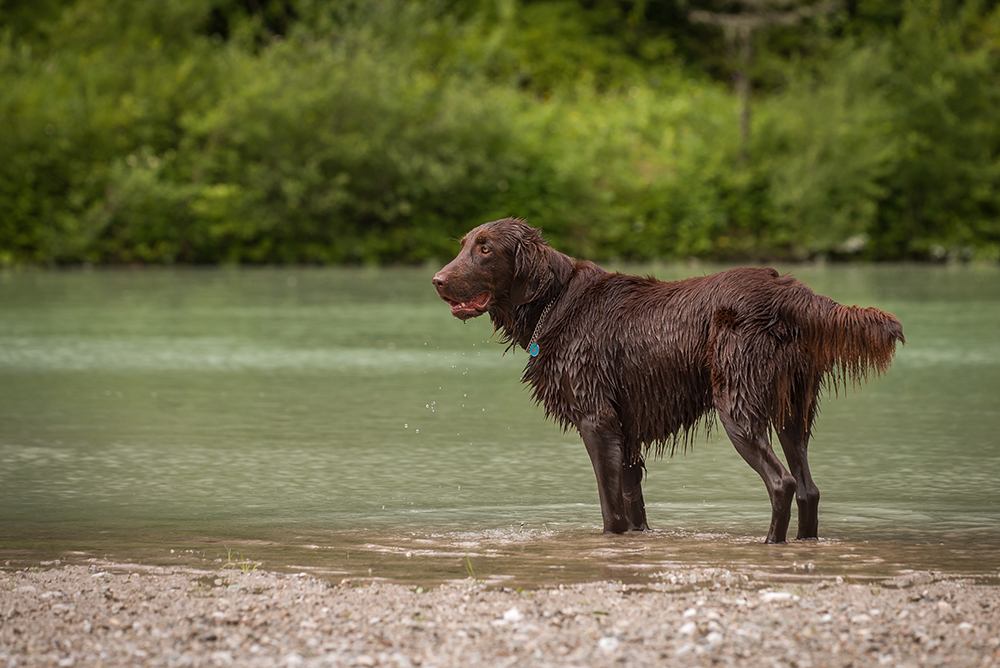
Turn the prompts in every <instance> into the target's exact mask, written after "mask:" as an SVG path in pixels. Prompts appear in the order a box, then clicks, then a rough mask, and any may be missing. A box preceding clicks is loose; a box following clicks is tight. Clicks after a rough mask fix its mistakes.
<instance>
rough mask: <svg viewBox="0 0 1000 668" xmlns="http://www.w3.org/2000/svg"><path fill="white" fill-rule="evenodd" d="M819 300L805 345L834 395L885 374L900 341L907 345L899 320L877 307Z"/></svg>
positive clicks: (811, 318)
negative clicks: (840, 390) (841, 389)
mask: <svg viewBox="0 0 1000 668" xmlns="http://www.w3.org/2000/svg"><path fill="white" fill-rule="evenodd" d="M817 297H818V298H817V300H816V301H814V302H813V305H814V309H810V311H811V313H810V314H809V315H810V317H809V318H808V321H809V322H808V324H807V325H806V332H805V334H806V336H805V338H804V343H805V346H806V348H807V349H808V351H809V353H811V356H812V358H813V360H815V363H816V365H817V366H818V367H819V368H818V369H817V370H818V371H819V372H820V373H821V374H822V376H823V379H824V382H825V384H826V385H827V386H828V387H832V389H833V390H834V392H836V391H838V390H839V388H841V387H843V388H844V390H845V391H846V390H847V389H848V388H849V387H858V386H859V385H861V384H863V383H864V382H865V381H867V380H868V379H869V378H870V377H872V376H873V375H874V376H881V375H882V374H884V373H885V372H886V370H887V369H888V368H889V364H891V363H892V358H893V356H894V355H895V353H896V342H897V341H899V342H900V343H904V344H905V343H906V339H905V338H904V337H903V325H902V324H900V322H899V320H897V319H896V317H895V316H894V315H892V314H891V313H886V312H885V311H880V310H879V309H877V308H873V307H868V308H861V307H859V306H843V305H841V304H838V303H837V302H835V301H833V300H832V299H829V298H826V297H819V296H817Z"/></svg>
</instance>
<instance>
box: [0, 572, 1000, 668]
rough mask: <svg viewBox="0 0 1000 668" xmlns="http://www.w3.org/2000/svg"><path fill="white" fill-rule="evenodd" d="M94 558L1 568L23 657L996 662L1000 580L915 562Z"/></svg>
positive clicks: (14, 658) (69, 661)
mask: <svg viewBox="0 0 1000 668" xmlns="http://www.w3.org/2000/svg"><path fill="white" fill-rule="evenodd" d="M227 565H228V566H230V568H225V569H223V570H193V569H179V568H166V567H161V566H146V565H141V564H124V563H113V562H105V561H100V560H91V561H90V563H88V564H86V565H61V566H56V567H53V568H46V569H44V570H40V569H29V570H20V571H14V572H9V571H8V572H6V573H4V574H3V575H2V576H0V578H2V579H0V664H2V665H7V666H108V665H133V666H161V665H162V666H230V665H232V666H341V665H343V666H437V667H445V666H469V665H480V666H487V665H489V666H493V665H497V666H513V665H519V666H520V665H539V666H546V665H581V666H582V665H597V666H601V665H617V664H619V663H621V664H623V665H628V666H645V665H650V666H652V665H658V666H661V665H664V664H665V663H669V664H670V665H681V666H688V665H691V666H702V665H705V666H707V665H723V666H727V665H733V666H735V665H756V666H761V665H772V664H773V665H795V666H799V667H803V668H805V667H809V666H817V667H818V666H855V667H857V666H883V665H891V666H939V665H956V666H989V665H997V664H998V663H1000V632H998V631H997V627H996V624H995V622H996V619H997V615H998V612H1000V587H997V586H989V585H982V584H975V583H974V582H973V581H971V580H963V579H960V578H942V577H941V576H936V575H935V574H932V573H927V572H914V573H908V574H905V575H902V576H899V577H896V578H893V579H888V580H883V581H879V582H866V583H856V582H852V581H851V579H850V578H847V579H846V580H845V579H844V578H834V579H830V580H819V581H813V582H805V583H801V584H788V583H784V584H782V583H778V582H768V581H766V580H760V579H757V578H758V576H756V575H754V574H752V573H743V572H737V571H730V570H726V569H711V568H709V569H678V570H674V571H665V572H661V573H656V574H653V575H651V576H650V578H649V583H648V584H643V585H625V584H620V583H613V582H592V583H586V584H576V585H568V586H567V585H564V586H558V587H551V588H539V589H535V590H531V591H527V590H524V591H516V590H511V589H506V588H503V587H492V586H491V587H487V586H486V585H485V584H483V583H482V582H477V581H475V580H473V579H471V578H470V579H468V580H464V581H455V582H450V583H445V584H442V585H440V586H438V587H433V588H428V589H427V590H424V589H423V588H421V587H412V586H403V585H397V584H389V583H386V582H382V581H379V580H373V579H355V580H344V581H338V582H330V581H327V580H323V579H319V578H316V577H313V576H310V575H306V574H283V573H273V572H264V571H260V570H252V566H250V565H249V564H247V563H245V562H244V563H230V564H227Z"/></svg>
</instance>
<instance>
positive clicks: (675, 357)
mask: <svg viewBox="0 0 1000 668" xmlns="http://www.w3.org/2000/svg"><path fill="white" fill-rule="evenodd" d="M461 244H462V245H461V250H460V251H459V253H458V255H457V257H455V259H454V260H452V261H451V262H450V263H449V264H448V265H447V266H445V267H444V268H443V269H442V270H441V271H439V272H438V273H437V274H436V275H435V276H434V278H433V284H434V287H435V288H436V289H437V292H438V295H439V296H440V297H441V298H442V299H444V300H445V301H446V302H448V303H449V304H450V306H451V312H452V315H454V316H455V317H456V318H459V319H461V320H467V319H469V318H475V317H478V316H481V315H483V314H484V313H488V314H489V316H490V319H491V320H492V322H493V326H494V329H495V330H497V331H498V332H499V334H500V335H501V341H502V342H503V343H506V344H508V350H509V349H510V348H512V347H514V346H519V347H521V348H523V349H524V350H526V351H527V352H528V354H529V357H528V361H527V364H526V366H525V370H524V375H523V377H522V382H525V383H528V384H529V385H530V386H531V388H532V391H533V397H534V400H535V401H536V402H537V403H539V404H541V405H542V406H543V407H544V409H545V414H546V417H551V418H554V419H555V420H556V421H557V422H558V423H559V424H560V425H562V427H563V428H564V429H568V428H569V427H570V426H572V427H574V428H575V429H576V430H577V431H578V432H579V433H580V436H581V437H582V438H583V443H584V445H585V446H586V448H587V453H588V454H589V455H590V460H591V463H592V464H593V467H594V473H595V474H596V476H597V489H598V494H599V497H600V502H601V515H602V517H603V520H604V531H605V532H609V533H616V534H617V533H624V532H626V531H644V530H647V529H648V528H649V525H648V523H647V521H646V510H645V504H644V502H643V498H642V487H641V484H642V475H643V471H644V470H645V464H644V461H645V458H646V457H647V456H648V455H649V452H650V450H652V451H653V452H654V454H655V455H656V456H661V455H662V454H663V453H664V452H665V451H668V450H669V452H670V454H673V452H674V451H675V449H676V448H677V446H678V444H682V445H683V446H684V447H685V448H686V447H687V446H688V445H689V443H690V440H691V438H692V434H693V433H694V432H695V431H696V430H697V428H698V426H699V425H704V426H705V428H706V429H708V428H709V427H710V426H711V424H712V422H713V417H714V416H718V419H719V421H720V422H721V423H722V426H723V428H724V429H725V431H726V434H727V435H728V436H729V439H730V440H731V441H732V443H733V445H734V446H735V447H736V450H737V452H739V453H740V455H741V456H742V457H743V459H744V460H746V462H747V463H748V464H749V465H750V467H751V468H753V470H754V471H756V472H757V474H758V475H760V477H761V478H762V479H763V481H764V485H765V486H766V487H767V492H768V496H769V497H770V500H771V524H770V527H769V528H768V531H767V538H766V542H768V543H784V542H785V539H786V535H787V530H788V524H789V520H790V517H791V503H792V498H793V497H794V498H795V500H796V503H797V505H798V534H797V538H799V539H814V538H817V537H818V529H819V520H818V507H819V490H818V489H817V487H816V485H815V483H814V482H813V480H812V475H811V474H810V472H809V464H808V460H807V456H806V454H807V448H808V444H809V437H810V435H811V434H812V428H813V421H814V420H815V418H816V414H817V410H818V400H819V392H820V390H821V389H823V388H824V387H827V388H831V387H832V388H834V389H836V388H839V387H844V388H846V387H848V386H855V387H856V386H858V385H860V384H862V383H863V382H864V381H866V380H867V379H868V378H869V377H871V376H872V375H881V374H883V373H884V372H885V371H886V370H887V369H888V367H889V364H890V363H891V361H892V358H893V356H894V354H895V350H896V342H897V341H898V342H900V343H905V339H904V338H903V328H902V325H901V324H900V322H899V320H897V319H896V318H895V317H894V316H892V315H891V314H889V313H885V312H883V311H880V310H878V309H876V308H860V307H857V306H842V305H840V304H838V303H836V302H834V301H833V300H831V299H829V298H827V297H823V296H821V295H817V294H816V293H815V292H813V291H812V290H811V289H809V288H808V287H806V286H805V285H803V284H802V283H800V282H799V281H797V280H796V279H794V278H792V277H791V276H780V275H779V274H778V272H776V271H775V270H774V269H770V268H751V267H745V268H740V269H732V270H730V271H725V272H722V273H718V274H713V275H710V276H701V277H696V278H689V279H685V280H681V281H673V282H663V281H659V280H656V279H654V278H651V277H648V278H646V277H639V276H629V275H625V274H620V273H611V272H607V271H605V270H603V269H601V268H600V267H598V266H597V265H596V264H594V263H592V262H589V261H585V260H576V259H574V258H571V257H569V256H568V255H565V254H563V253H560V252H558V251H557V250H555V249H554V248H552V247H551V246H549V245H548V243H546V241H545V240H544V239H543V238H542V235H541V233H540V232H539V231H538V230H537V229H534V228H532V227H530V226H528V225H527V224H526V223H525V222H524V221H522V220H519V219H515V218H505V219H503V220H497V221H493V222H489V223H485V224H483V225H480V226H479V227H477V228H475V229H474V230H472V231H471V232H469V233H468V234H466V235H465V237H464V238H463V239H462V242H461ZM772 429H773V430H774V432H775V433H776V434H777V436H778V441H779V442H780V444H781V448H782V450H783V451H784V453H785V458H786V460H787V462H788V468H789V469H791V472H789V471H788V470H786V469H785V467H784V466H783V465H782V463H781V461H780V460H779V459H778V458H777V457H776V456H775V454H774V451H773V450H772V449H771V437H770V434H771V430H772Z"/></svg>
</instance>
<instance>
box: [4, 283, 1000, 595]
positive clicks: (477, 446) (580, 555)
mask: <svg viewBox="0 0 1000 668" xmlns="http://www.w3.org/2000/svg"><path fill="white" fill-rule="evenodd" d="M715 269H717V268H707V267H701V266H659V267H641V268H634V267H633V268H629V270H630V271H635V272H636V273H649V272H654V273H655V274H656V275H657V276H658V277H659V278H662V279H665V280H666V279H674V278H681V277H685V276H690V275H696V274H701V273H707V272H709V271H713V270H715ZM791 271H793V273H794V274H795V275H796V276H798V277H799V278H800V279H802V280H803V281H805V282H806V283H807V284H809V285H810V286H812V287H813V288H814V289H816V290H817V291H818V292H822V293H824V294H827V295H829V296H831V297H833V298H834V299H836V300H837V301H840V302H842V303H847V304H854V303H857V304H861V305H876V306H878V307H879V308H882V309H884V310H887V311H891V312H893V313H894V314H895V315H897V316H898V317H899V319H900V320H901V321H902V322H903V326H904V332H905V334H906V337H907V342H908V343H907V345H906V346H904V347H902V348H901V349H900V350H899V351H898V353H897V358H896V361H895V363H894V364H893V366H892V368H891V369H890V371H889V373H888V375H887V376H886V377H884V378H880V379H877V380H875V381H873V382H871V383H870V384H869V385H868V386H867V387H865V388H864V389H863V390H862V391H860V392H859V393H857V394H854V393H848V395H847V396H840V397H838V398H833V397H828V398H827V399H826V400H825V401H824V404H823V410H822V414H821V416H820V418H819V421H818V424H817V427H816V435H815V437H814V439H813V441H812V446H811V449H810V461H811V464H812V469H813V474H814V477H815V479H816V481H817V484H818V485H819V487H820V491H821V493H822V502H821V505H820V534H821V536H822V537H823V539H822V540H820V541H816V542H810V543H790V544H789V545H787V546H779V547H766V546H763V545H761V544H760V542H759V541H760V540H761V539H762V538H763V536H764V534H765V533H766V531H767V524H768V520H769V512H770V509H769V504H768V501H767V494H766V492H765V490H764V487H763V484H762V483H761V481H760V479H759V478H758V477H757V476H756V474H754V473H753V472H752V471H751V470H750V469H749V467H748V466H747V465H746V464H745V463H744V462H743V460H742V459H740V457H739V456H738V455H737V454H736V452H735V451H734V450H733V448H732V446H731V445H730V444H729V442H728V441H726V440H723V437H722V436H721V435H720V434H721V429H720V430H715V432H714V433H713V434H712V435H711V436H710V437H704V438H701V439H699V440H698V441H696V443H695V447H694V449H693V451H691V452H688V453H687V454H686V455H685V456H677V457H675V458H674V459H672V460H661V461H651V462H649V464H648V469H649V471H648V480H647V482H646V483H645V486H644V488H645V497H646V501H647V512H648V516H649V522H650V525H651V526H652V527H654V529H656V531H654V532H652V533H650V534H645V535H639V536H636V535H632V536H623V537H615V536H603V535H601V534H600V533H599V531H600V526H601V524H600V523H601V515H600V508H599V506H598V502H597V490H596V483H595V481H594V477H593V472H592V470H591V468H590V462H589V459H588V458H587V455H586V451H585V450H584V448H583V446H582V444H581V442H580V441H579V437H578V436H577V435H576V434H574V433H567V434H563V433H562V432H561V431H560V430H559V429H558V428H556V427H555V426H554V425H552V424H551V423H549V422H546V421H545V420H544V419H543V414H542V410H541V409H540V408H538V407H536V406H535V405H534V404H533V403H532V402H531V400H530V397H529V394H528V391H527V388H525V387H524V386H522V385H520V383H519V378H520V373H521V369H522V368H523V366H524V363H525V360H526V355H525V354H524V353H523V352H522V351H516V352H515V351H511V352H508V353H507V354H506V355H504V354H503V350H504V349H503V346H500V345H498V344H497V343H495V342H491V341H489V339H490V337H491V335H492V333H493V332H492V327H491V326H490V324H489V322H488V320H487V319H486V318H480V319H478V320H474V321H470V322H468V323H467V324H465V325H463V324H462V323H461V322H459V321H457V320H455V319H454V318H452V317H451V316H450V313H449V309H448V307H447V305H445V304H444V303H442V302H441V301H440V300H439V299H438V298H437V297H436V295H435V294H434V291H433V289H432V287H431V284H430V277H431V276H432V274H433V273H434V268H433V267H428V268H422V269H417V268H406V269H390V270H375V269H303V268H291V269H289V268H285V269H276V268H271V269H235V268H233V269H144V270H102V271H81V270H74V271H6V272H3V273H0V560H9V561H10V566H11V567H15V566H23V565H25V564H30V563H37V562H38V561H39V560H51V559H55V558H59V559H85V558H89V557H94V556H101V557H103V556H108V557H111V558H115V559H131V560H135V559H145V560H146V561H147V562H157V563H174V562H183V563H207V564H211V563H216V564H217V563H218V562H214V560H215V559H218V558H225V556H226V555H227V554H229V553H230V552H231V551H232V550H239V552H240V554H242V555H245V556H246V557H248V558H252V559H254V560H256V561H260V562H262V563H263V564H264V565H265V567H269V568H276V569H300V568H301V569H314V570H315V572H317V573H328V574H334V575H336V574H341V573H343V574H347V575H351V574H363V575H368V574H369V573H368V569H371V573H370V574H371V575H372V576H373V577H385V578H388V579H395V580H400V581H424V580H427V581H433V580H438V579H447V578H449V577H462V576H465V575H467V574H468V568H469V566H470V565H471V566H472V567H473V569H475V568H476V566H475V564H477V563H478V564H479V566H478V569H479V572H478V573H477V577H478V576H480V575H487V574H490V575H496V576H497V577H500V578H503V577H509V578H512V579H515V580H518V581H524V582H532V583H545V582H554V581H557V580H558V581H562V580H574V579H589V578H594V577H619V576H620V575H621V574H623V573H626V572H627V574H633V573H634V574H636V576H637V577H642V576H643V574H644V573H648V572H650V571H651V570H656V569H662V568H663V567H669V566H670V565H671V564H677V563H683V564H704V565H721V566H730V565H735V566H741V567H755V568H756V567H759V568H763V569H765V570H767V569H770V570H771V571H780V570H782V569H788V568H793V564H799V563H805V562H809V563H811V564H813V565H814V566H815V569H810V572H813V571H814V572H816V573H821V574H834V573H840V572H844V573H855V574H856V575H858V576H859V577H860V576H881V575H892V574H894V573H897V572H899V571H900V570H905V569H933V570H943V571H947V572H957V573H968V574H975V575H981V576H994V575H995V574H996V573H997V571H998V568H1000V491H998V487H1000V486H998V482H1000V270H998V269H997V268H996V267H975V266H957V267H945V266H802V267H795V268H793V269H791ZM794 521H795V520H794V515H793V526H794ZM227 548H228V550H227ZM171 550H173V552H171Z"/></svg>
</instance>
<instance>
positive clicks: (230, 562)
mask: <svg viewBox="0 0 1000 668" xmlns="http://www.w3.org/2000/svg"><path fill="white" fill-rule="evenodd" d="M233 557H236V558H235V559H234V558H233ZM258 566H260V563H259V562H256V561H251V560H249V559H247V558H245V557H244V556H243V553H242V552H237V551H236V550H233V549H230V548H228V547H227V548H226V563H224V564H222V567H221V568H220V569H219V570H220V571H224V570H226V569H227V568H231V569H234V570H235V569H237V568H238V569H240V570H241V571H243V572H244V573H253V572H254V571H255V570H257V567H258Z"/></svg>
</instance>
